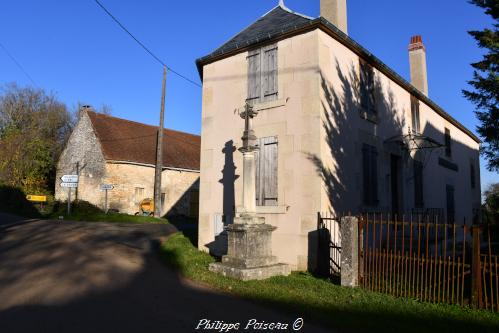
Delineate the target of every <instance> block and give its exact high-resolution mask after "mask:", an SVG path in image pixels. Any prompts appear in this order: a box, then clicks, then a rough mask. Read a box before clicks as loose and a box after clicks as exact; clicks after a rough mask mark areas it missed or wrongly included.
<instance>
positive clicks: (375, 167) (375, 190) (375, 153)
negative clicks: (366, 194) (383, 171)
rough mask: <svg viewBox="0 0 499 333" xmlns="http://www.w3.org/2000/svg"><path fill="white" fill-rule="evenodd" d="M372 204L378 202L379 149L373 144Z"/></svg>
mask: <svg viewBox="0 0 499 333" xmlns="http://www.w3.org/2000/svg"><path fill="white" fill-rule="evenodd" d="M371 185H372V187H371V204H372V205H376V204H377V203H378V151H377V150H376V147H372V146H371Z"/></svg>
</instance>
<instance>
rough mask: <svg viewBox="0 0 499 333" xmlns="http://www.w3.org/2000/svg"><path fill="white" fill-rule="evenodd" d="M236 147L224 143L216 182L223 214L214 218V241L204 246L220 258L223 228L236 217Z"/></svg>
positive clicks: (223, 250)
mask: <svg viewBox="0 0 499 333" xmlns="http://www.w3.org/2000/svg"><path fill="white" fill-rule="evenodd" d="M235 151H236V146H235V145H234V141H232V140H229V141H227V142H226V143H225V146H224V148H223V149H222V153H223V154H224V155H225V161H224V167H223V169H222V179H220V180H219V181H218V182H219V183H221V184H222V186H223V206H222V209H223V213H222V215H221V216H216V217H215V221H214V223H215V240H214V241H213V242H211V243H208V244H206V247H207V248H208V249H209V251H210V254H211V255H214V256H216V257H221V256H223V255H225V254H227V247H228V244H227V241H228V240H227V232H226V231H225V227H227V226H228V225H229V224H232V223H234V217H235V215H236V201H235V191H234V183H235V182H236V179H238V178H239V175H236V169H237V168H236V165H235V164H234V152H235Z"/></svg>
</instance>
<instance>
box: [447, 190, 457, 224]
mask: <svg viewBox="0 0 499 333" xmlns="http://www.w3.org/2000/svg"><path fill="white" fill-rule="evenodd" d="M445 192H446V197H447V223H454V221H455V220H454V216H455V211H456V210H455V205H454V204H455V203H454V186H452V185H446V186H445Z"/></svg>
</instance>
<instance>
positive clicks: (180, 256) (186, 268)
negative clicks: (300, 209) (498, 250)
mask: <svg viewBox="0 0 499 333" xmlns="http://www.w3.org/2000/svg"><path fill="white" fill-rule="evenodd" d="M161 257H162V259H163V261H164V262H165V263H166V264H167V265H169V266H170V267H173V268H175V269H177V270H178V271H179V272H180V273H181V274H182V275H183V276H184V277H186V278H188V279H190V280H193V281H197V282H199V283H201V284H204V285H207V286H210V287H212V288H214V289H218V290H220V291H222V292H225V293H230V294H233V295H236V296H239V297H242V298H245V299H248V300H251V301H254V302H258V303H262V304H264V305H268V306H270V307H272V308H274V309H280V310H281V311H284V312H287V313H289V314H290V315H291V316H294V317H303V318H304V320H305V323H307V322H313V323H318V324H320V325H322V326H324V327H327V328H330V329H331V330H334V331H347V332H383V333H386V332H418V333H420V332H439V333H440V332H453V333H455V332H499V314H495V313H491V312H488V311H476V310H472V309H469V308H461V307H458V306H453V305H446V304H429V303H422V302H419V301H417V300H413V299H404V298H395V297H391V296H389V295H384V294H379V293H373V292H368V291H366V290H363V289H360V288H356V289H352V288H344V287H340V286H337V285H334V284H332V283H331V282H329V281H328V280H323V279H319V278H316V277H314V276H312V275H311V274H309V273H297V272H295V273H292V274H291V275H290V276H289V277H274V278H271V279H268V280H265V281H248V282H243V281H239V280H236V279H232V278H228V277H223V276H221V275H218V274H215V273H212V272H210V271H209V270H208V265H209V264H210V263H211V262H214V259H213V258H212V257H211V256H209V255H208V254H206V253H203V252H201V251H198V250H197V249H196V248H195V247H194V246H193V245H192V243H191V242H190V241H189V239H188V238H187V237H185V236H184V235H183V234H181V233H177V234H175V235H173V236H171V237H170V238H169V239H168V241H167V242H166V243H164V244H163V245H162V247H161ZM248 315H250V314H248ZM305 327H306V326H305Z"/></svg>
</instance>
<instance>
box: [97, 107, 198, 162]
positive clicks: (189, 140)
mask: <svg viewBox="0 0 499 333" xmlns="http://www.w3.org/2000/svg"><path fill="white" fill-rule="evenodd" d="M87 114H88V116H89V118H90V121H91V123H92V127H93V129H94V132H95V135H96V136H97V139H98V140H99V141H100V144H101V146H102V150H103V154H104V158H105V159H106V160H112V161H122V162H134V163H143V164H151V165H154V164H155V163H156V138H157V132H158V127H157V126H151V125H146V124H142V123H137V122H134V121H130V120H125V119H120V118H116V117H111V116H108V115H104V114H100V113H96V112H93V111H87ZM163 133H164V136H163V167H171V168H180V169H190V170H199V158H200V148H201V137H200V136H199V135H193V134H188V133H184V132H179V131H174V130H170V129H164V132H163Z"/></svg>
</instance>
